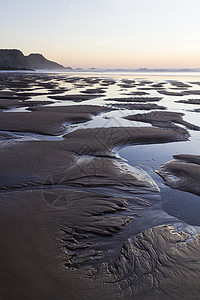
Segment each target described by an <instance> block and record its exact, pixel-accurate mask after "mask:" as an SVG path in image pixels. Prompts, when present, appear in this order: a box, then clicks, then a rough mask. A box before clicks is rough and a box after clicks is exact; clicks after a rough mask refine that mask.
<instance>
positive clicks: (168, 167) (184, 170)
mask: <svg viewBox="0 0 200 300" xmlns="http://www.w3.org/2000/svg"><path fill="white" fill-rule="evenodd" d="M174 158H175V160H172V161H170V162H167V163H165V164H164V165H162V166H161V167H160V169H159V170H158V171H157V173H158V174H159V175H160V176H161V177H163V178H164V180H165V182H166V184H167V185H169V186H170V187H171V188H174V189H180V190H183V191H187V192H190V193H193V194H197V195H199V196H200V156H198V155H183V154H182V155H174Z"/></svg>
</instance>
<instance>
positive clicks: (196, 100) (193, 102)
mask: <svg viewBox="0 0 200 300" xmlns="http://www.w3.org/2000/svg"><path fill="white" fill-rule="evenodd" d="M175 102H178V103H185V104H195V105H200V99H188V100H178V101H175Z"/></svg>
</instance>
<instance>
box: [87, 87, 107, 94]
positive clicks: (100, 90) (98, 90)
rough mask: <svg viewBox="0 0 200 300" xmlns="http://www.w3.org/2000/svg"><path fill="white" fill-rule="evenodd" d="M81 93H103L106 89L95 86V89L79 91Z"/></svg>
mask: <svg viewBox="0 0 200 300" xmlns="http://www.w3.org/2000/svg"><path fill="white" fill-rule="evenodd" d="M81 93H84V94H104V93H106V91H105V90H103V89H102V88H96V89H86V90H85V91H81Z"/></svg>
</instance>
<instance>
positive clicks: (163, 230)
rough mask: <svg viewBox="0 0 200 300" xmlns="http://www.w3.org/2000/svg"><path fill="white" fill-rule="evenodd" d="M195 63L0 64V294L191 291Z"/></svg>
mask: <svg viewBox="0 0 200 300" xmlns="http://www.w3.org/2000/svg"><path fill="white" fill-rule="evenodd" d="M199 76H200V74H193V73H189V74H184V73H179V74H178V73H177V74H176V73H173V74H165V73H161V74H140V73H138V74H131V73H123V74H118V73H112V74H111V73H106V72H105V73H98V72H91V73H89V72H88V73H87V72H77V73H75V72H74V73H73V72H71V73H39V72H38V73H36V72H30V73H29V72H0V166H1V168H0V214H1V217H0V222H1V226H0V231H1V232H0V236H1V247H0V248H1V249H0V265H1V275H0V298H1V299H2V300H4V299H5V300H7V299H9V300H14V299H15V300H18V299H20V300H21V299H41V300H43V299H48V300H57V299H59V300H66V299H75V300H76V299H95V300H96V299H106V300H107V299H142V300H143V299H158V298H159V297H162V299H199V295H200V266H199V260H200V250H199V249H200V245H199V244H200V227H199V226H200V221H199V220H200V198H199V196H200V188H199V186H200V118H199V112H200V77H199Z"/></svg>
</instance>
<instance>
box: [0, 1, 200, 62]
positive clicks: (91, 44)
mask: <svg viewBox="0 0 200 300" xmlns="http://www.w3.org/2000/svg"><path fill="white" fill-rule="evenodd" d="M199 14H200V0H167V1H166V0H140V1H139V0H57V1H55V0H54V1H49V0H34V1H31V0H30V1H27V0H17V1H16V0H9V1H2V3H1V17H0V26H1V31H0V48H7V49H9V48H15V49H20V50H21V51H22V52H23V53H24V54H25V55H27V54H29V53H31V52H34V53H42V54H43V55H44V56H45V57H46V58H48V59H50V60H54V61H56V62H58V63H61V64H63V65H64V66H71V67H83V68H84V67H88V68H90V67H99V68H139V67H147V68H163V67H165V68H167V67H170V68H184V67H186V68H200V33H199V32H200V17H199Z"/></svg>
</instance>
